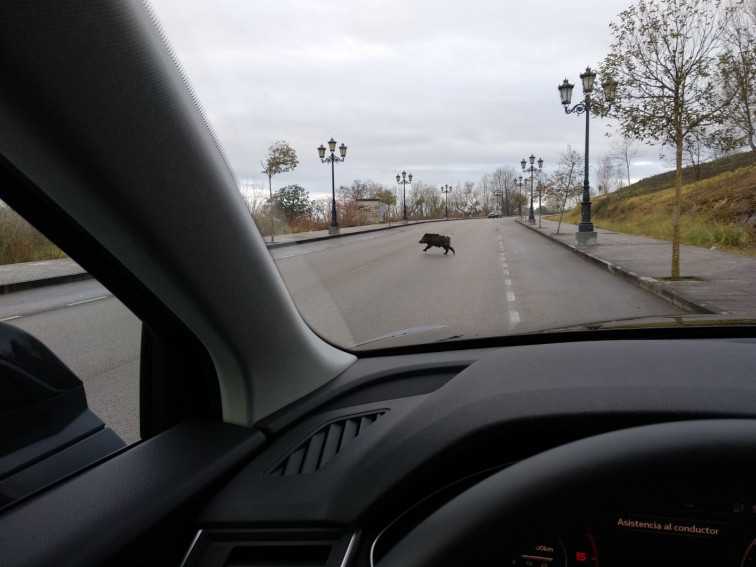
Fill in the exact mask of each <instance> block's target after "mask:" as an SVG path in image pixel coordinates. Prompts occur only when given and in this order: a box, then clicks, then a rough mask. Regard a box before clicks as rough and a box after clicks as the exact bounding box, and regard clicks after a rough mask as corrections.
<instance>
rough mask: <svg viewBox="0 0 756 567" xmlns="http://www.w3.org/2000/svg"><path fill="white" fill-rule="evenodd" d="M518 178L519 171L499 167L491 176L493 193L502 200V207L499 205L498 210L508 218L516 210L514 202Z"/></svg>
mask: <svg viewBox="0 0 756 567" xmlns="http://www.w3.org/2000/svg"><path fill="white" fill-rule="evenodd" d="M516 177H517V171H516V170H515V169H514V168H513V167H499V168H497V169H496V170H495V171H494V172H493V173H492V174H491V176H490V179H491V185H492V187H493V191H494V193H496V194H497V195H498V196H499V197H498V198H499V199H500V200H501V201H500V202H501V205H500V206H498V205H497V208H499V210H501V211H502V213H504V215H507V216H508V215H510V214H511V213H512V211H513V210H514V206H513V200H514V193H515V189H516V188H515V179H516Z"/></svg>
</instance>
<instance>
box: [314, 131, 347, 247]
mask: <svg viewBox="0 0 756 567" xmlns="http://www.w3.org/2000/svg"><path fill="white" fill-rule="evenodd" d="M328 150H329V151H330V152H331V155H330V156H328V157H325V153H326V149H325V148H324V147H323V144H320V147H319V148H318V155H319V156H320V161H322V162H323V163H330V164H331V226H330V227H329V228H328V234H338V233H339V220H338V217H337V216H336V177H335V174H334V171H333V169H334V164H335V163H336V162H337V161H344V158H346V151H347V147H346V146H345V145H344V143H343V142H342V144H341V145H340V146H339V153H340V154H341V157H340V158H339V157H336V154H335V153H334V152H335V151H336V140H334V139H333V138H331V139H330V140H328Z"/></svg>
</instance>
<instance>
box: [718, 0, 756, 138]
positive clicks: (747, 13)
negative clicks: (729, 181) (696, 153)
mask: <svg viewBox="0 0 756 567" xmlns="http://www.w3.org/2000/svg"><path fill="white" fill-rule="evenodd" d="M733 8H734V10H733V18H732V19H731V20H730V23H729V25H728V26H727V30H726V33H725V42H726V46H727V49H726V52H725V53H724V54H723V55H722V57H721V59H720V72H721V76H722V88H723V90H724V92H725V94H726V95H727V96H730V97H732V106H731V111H730V113H729V114H728V116H727V119H726V122H725V124H726V125H727V126H728V127H727V128H722V129H720V130H718V131H717V132H716V137H717V138H718V141H719V145H720V147H721V148H722V149H724V150H728V149H732V148H736V147H742V146H745V145H747V146H748V147H749V148H751V151H756V0H745V1H744V2H740V1H735V2H734V4H733Z"/></svg>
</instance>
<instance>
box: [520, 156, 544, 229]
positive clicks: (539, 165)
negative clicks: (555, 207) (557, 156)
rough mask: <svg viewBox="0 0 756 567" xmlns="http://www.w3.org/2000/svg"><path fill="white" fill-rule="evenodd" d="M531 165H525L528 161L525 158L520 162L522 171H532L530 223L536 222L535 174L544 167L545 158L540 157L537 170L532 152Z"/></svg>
mask: <svg viewBox="0 0 756 567" xmlns="http://www.w3.org/2000/svg"><path fill="white" fill-rule="evenodd" d="M529 159H530V167H528V168H527V169H526V168H525V166H526V165H527V162H526V161H525V160H524V159H523V160H522V161H521V162H520V165H521V166H522V171H524V172H525V173H528V172H530V214H529V216H528V224H535V212H534V211H533V174H534V173H535V172H536V171H540V170H541V168H542V167H543V158H538V169H537V170H536V168H535V166H534V165H533V164H534V163H535V156H534V155H533V154H530V158H529Z"/></svg>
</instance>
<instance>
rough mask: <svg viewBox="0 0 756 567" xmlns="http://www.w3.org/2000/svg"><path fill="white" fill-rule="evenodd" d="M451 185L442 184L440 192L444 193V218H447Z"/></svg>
mask: <svg viewBox="0 0 756 567" xmlns="http://www.w3.org/2000/svg"><path fill="white" fill-rule="evenodd" d="M451 190H452V188H451V185H442V186H441V192H442V193H443V194H444V199H445V203H444V220H449V193H451Z"/></svg>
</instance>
